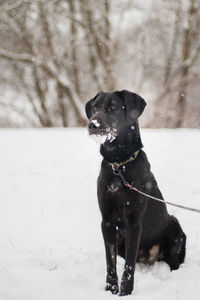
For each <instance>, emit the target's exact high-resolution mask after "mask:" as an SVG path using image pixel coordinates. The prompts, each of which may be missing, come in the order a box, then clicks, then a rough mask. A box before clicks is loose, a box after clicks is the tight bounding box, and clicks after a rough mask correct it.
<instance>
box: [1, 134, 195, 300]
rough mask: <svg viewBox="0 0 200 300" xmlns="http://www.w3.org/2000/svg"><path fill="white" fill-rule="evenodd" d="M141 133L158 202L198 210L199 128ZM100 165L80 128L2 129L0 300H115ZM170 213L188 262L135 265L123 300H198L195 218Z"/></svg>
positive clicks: (181, 212) (176, 211)
mask: <svg viewBox="0 0 200 300" xmlns="http://www.w3.org/2000/svg"><path fill="white" fill-rule="evenodd" d="M141 133H142V140H143V143H144V145H145V150H146V152H147V154H148V157H149V160H150V162H151V165H152V170H153V172H154V174H155V176H156V179H157V181H158V184H159V186H160V188H161V190H162V192H163V194H164V196H165V199H166V200H168V201H175V202H178V203H181V204H184V205H187V206H194V207H198V208H200V201H199V200H200V184H199V174H200V159H199V155H200V130H142V132H141ZM100 160H101V157H100V155H99V153H98V145H97V144H95V142H94V141H92V140H91V139H90V138H89V137H88V135H87V131H86V129H51V130H29V129H28V130H0V166H1V168H0V187H1V192H0V300H32V299H34V300H64V299H65V300H66V299H73V300H76V299H77V300H82V299H87V300H90V299H91V300H93V299H96V300H97V299H101V300H103V299H111V298H112V299H114V298H115V297H116V296H113V295H111V294H110V293H106V292H105V291H104V284H105V257H104V246H103V240H102V235H101V230H100V222H101V217H100V212H99V210H98V205H97V197H96V177H97V175H98V171H99V168H100ZM169 211H170V212H171V213H173V214H174V215H176V216H177V217H178V219H179V220H180V222H181V225H182V227H183V229H184V231H185V233H186V234H187V256H186V260H185V264H183V265H182V266H181V268H180V269H179V270H177V271H174V272H170V271H169V268H168V266H167V265H166V264H165V263H156V264H155V265H154V266H151V267H147V266H143V265H137V268H136V274H135V290H134V293H133V294H132V295H131V296H128V297H133V299H135V300H144V299H148V300H149V299H154V300H157V299H159V300H160V299H162V300H172V299H174V300H175V299H176V300H186V299H187V300H188V299H193V300H197V299H199V295H200V284H199V276H200V214H197V213H193V212H188V211H185V210H181V209H178V208H174V207H173V208H172V207H169ZM118 269H119V277H120V276H121V274H122V269H123V260H122V259H119V260H118Z"/></svg>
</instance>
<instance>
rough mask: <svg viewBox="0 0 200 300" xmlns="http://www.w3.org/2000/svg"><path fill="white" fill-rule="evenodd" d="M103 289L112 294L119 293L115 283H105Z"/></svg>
mask: <svg viewBox="0 0 200 300" xmlns="http://www.w3.org/2000/svg"><path fill="white" fill-rule="evenodd" d="M105 291H110V292H111V293H112V294H115V295H116V294H118V293H119V287H118V284H117V283H114V284H110V283H107V284H106V287H105Z"/></svg>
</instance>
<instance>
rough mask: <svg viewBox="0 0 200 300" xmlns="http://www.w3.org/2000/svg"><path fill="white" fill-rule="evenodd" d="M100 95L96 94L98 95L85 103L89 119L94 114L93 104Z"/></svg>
mask: <svg viewBox="0 0 200 300" xmlns="http://www.w3.org/2000/svg"><path fill="white" fill-rule="evenodd" d="M98 95H99V93H98V94H96V96H95V97H94V98H92V99H91V100H89V101H88V102H87V103H86V105H85V112H86V116H87V118H88V119H90V118H91V116H92V104H93V102H94V100H95V99H96V98H97V97H98Z"/></svg>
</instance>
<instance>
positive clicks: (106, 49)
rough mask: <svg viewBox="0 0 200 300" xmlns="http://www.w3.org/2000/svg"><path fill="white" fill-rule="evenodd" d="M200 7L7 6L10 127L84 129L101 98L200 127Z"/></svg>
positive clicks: (4, 83)
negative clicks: (113, 96) (118, 93)
mask: <svg viewBox="0 0 200 300" xmlns="http://www.w3.org/2000/svg"><path fill="white" fill-rule="evenodd" d="M199 67H200V1H199V0H159V1H158V0H145V1H140V0H132V1H131V0H121V1H120V0H95V1H93V0H0V70H1V71H0V127H54V126H63V127H67V126H84V125H85V124H86V119H85V118H86V117H85V112H84V105H85V103H86V102H87V101H88V100H89V99H90V98H92V97H93V96H94V95H95V94H96V93H97V92H98V91H99V90H121V89H129V90H131V91H134V92H136V93H139V94H140V95H141V96H142V97H143V98H144V99H145V100H146V102H147V104H148V105H147V108H146V111H145V113H144V115H143V117H142V126H145V127H171V128H179V127H197V128H200V68H199Z"/></svg>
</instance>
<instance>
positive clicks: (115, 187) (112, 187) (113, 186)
mask: <svg viewBox="0 0 200 300" xmlns="http://www.w3.org/2000/svg"><path fill="white" fill-rule="evenodd" d="M122 187H123V183H122V181H121V180H120V178H118V177H114V178H113V179H112V180H111V181H110V182H109V183H108V185H107V192H108V193H118V192H119V191H120V190H121V189H122Z"/></svg>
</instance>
